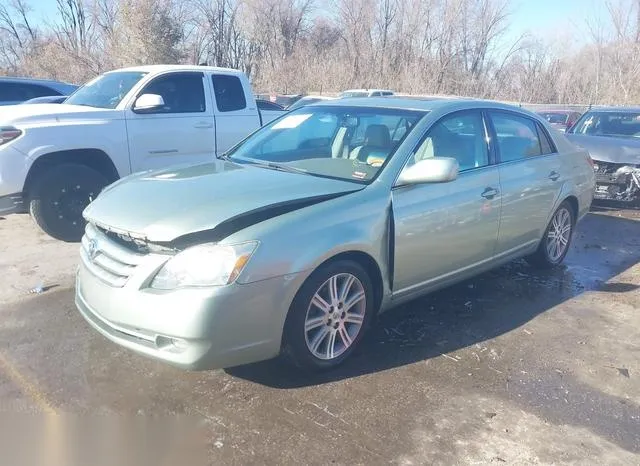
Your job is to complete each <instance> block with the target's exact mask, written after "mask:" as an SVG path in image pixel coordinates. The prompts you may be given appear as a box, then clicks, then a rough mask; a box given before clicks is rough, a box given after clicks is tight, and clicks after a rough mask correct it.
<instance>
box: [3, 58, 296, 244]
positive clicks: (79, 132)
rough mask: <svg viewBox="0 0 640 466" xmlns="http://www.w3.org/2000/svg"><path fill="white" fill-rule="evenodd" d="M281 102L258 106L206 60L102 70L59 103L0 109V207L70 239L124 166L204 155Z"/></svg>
mask: <svg viewBox="0 0 640 466" xmlns="http://www.w3.org/2000/svg"><path fill="white" fill-rule="evenodd" d="M283 113H284V111H282V112H278V111H269V112H260V110H259V109H258V108H257V104H256V99H255V97H254V95H253V92H252V90H251V86H250V84H249V81H248V79H247V77H246V76H245V75H244V74H243V73H241V72H240V71H237V70H232V69H224V68H214V67H206V66H182V65H153V66H141V67H134V68H125V69H120V70H116V71H110V72H108V73H105V74H103V75H101V76H98V77H97V78H95V79H93V80H92V81H90V82H88V83H87V84H86V85H84V86H83V87H81V88H80V89H78V90H77V91H76V92H74V93H73V94H72V95H71V96H69V98H68V99H67V100H66V101H65V102H64V103H62V104H34V105H19V106H18V105H13V106H6V107H3V108H2V109H0V215H6V214H10V213H15V212H26V211H29V212H30V213H31V215H32V216H33V218H34V219H35V221H36V223H37V224H38V225H39V226H40V227H41V228H42V230H44V231H45V232H46V233H48V234H49V235H50V236H52V237H54V238H57V239H61V240H65V241H79V240H80V238H81V237H82V234H83V233H84V227H85V221H84V220H83V218H82V211H83V210H84V208H85V207H86V206H87V205H88V204H89V202H90V200H91V199H92V198H95V197H96V196H97V195H98V193H99V192H100V191H101V190H102V189H103V188H104V187H105V186H106V185H108V184H110V183H112V182H114V181H116V180H117V179H119V178H121V177H123V176H125V175H129V174H130V173H133V172H140V171H144V170H149V169H155V168H163V167H167V166H170V165H176V164H190V163H197V162H204V161H208V160H213V159H214V157H215V156H216V155H219V154H222V153H224V152H226V151H227V150H228V149H230V148H231V147H232V146H234V145H235V144H236V143H238V142H239V141H240V140H242V139H244V138H245V137H246V136H248V135H249V134H250V133H251V132H253V131H254V130H256V129H258V128H260V127H261V126H262V125H263V124H266V123H268V122H269V121H271V120H273V119H274V118H276V117H278V116H280V115H281V114H283Z"/></svg>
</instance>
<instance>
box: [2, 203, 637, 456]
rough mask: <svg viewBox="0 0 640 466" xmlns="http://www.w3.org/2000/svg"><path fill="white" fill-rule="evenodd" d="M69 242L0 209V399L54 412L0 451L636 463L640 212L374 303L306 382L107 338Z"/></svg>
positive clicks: (272, 369) (12, 407) (8, 408)
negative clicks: (429, 289)
mask: <svg viewBox="0 0 640 466" xmlns="http://www.w3.org/2000/svg"><path fill="white" fill-rule="evenodd" d="M77 253H78V245H77V244H65V243H60V242H57V241H55V240H53V239H50V238H48V237H46V236H45V235H44V234H42V233H40V232H39V231H37V229H36V228H35V227H34V225H33V224H32V222H31V220H30V219H29V218H28V217H26V216H10V217H7V218H5V219H0V271H2V275H1V276H2V277H3V280H2V281H0V410H1V411H2V414H3V416H4V417H5V418H8V417H9V416H10V415H17V414H21V413H22V414H27V413H39V412H44V413H46V414H48V415H49V416H47V417H46V418H44V419H45V420H46V419H51V418H54V419H57V421H56V423H54V424H51V423H50V422H47V423H40V424H35V426H37V425H40V428H37V427H34V426H32V427H30V428H29V429H31V430H29V438H30V439H32V440H31V441H30V442H29V444H24V442H22V443H21V442H18V441H16V442H15V443H12V442H11V440H10V439H11V438H14V437H15V439H20V438H24V437H21V436H20V435H18V434H17V433H16V432H22V431H21V429H27V428H28V427H26V424H24V423H23V424H20V423H17V424H13V428H12V429H11V431H12V432H13V433H14V437H12V436H11V435H9V436H8V437H7V436H6V434H5V433H3V435H2V436H0V439H1V440H0V443H3V444H4V446H3V447H2V451H3V452H7V451H9V450H7V449H6V448H9V447H12V448H13V449H12V450H11V451H12V452H13V453H14V454H18V453H21V454H22V455H27V456H28V455H30V454H31V455H34V454H36V453H38V452H40V451H47V452H48V453H47V455H49V454H50V453H51V452H54V453H55V454H57V455H59V456H58V458H63V459H64V458H66V463H65V461H64V460H63V461H61V463H60V464H125V462H123V461H115V460H114V461H113V462H111V463H110V462H109V461H108V460H109V459H110V458H114V455H116V453H118V454H123V452H124V453H126V454H127V455H133V452H134V451H137V452H138V453H139V454H140V455H146V456H145V458H146V459H147V461H152V460H153V461H154V464H156V465H160V464H195V463H190V462H189V461H186V462H184V460H185V458H187V456H184V455H186V453H185V452H187V451H189V452H191V453H192V454H194V453H196V452H198V451H202V453H203V454H204V455H205V458H206V462H207V463H209V464H239V465H248V464H296V465H299V464H367V465H372V464H402V465H423V464H447V465H448V464H597V465H605V464H606V465H609V464H612V465H615V464H619V465H630V464H640V265H639V264H638V262H639V261H640V212H639V211H630V210H618V209H615V208H612V209H604V208H598V209H594V212H592V213H591V214H589V216H588V217H587V218H586V219H585V220H584V222H583V223H582V224H581V225H579V228H578V231H577V233H576V236H575V237H574V241H573V246H572V250H571V252H570V254H569V255H568V257H567V260H566V263H565V265H564V266H563V267H562V268H559V269H557V270H553V271H550V272H540V271H537V270H535V269H532V268H531V267H529V266H528V265H526V264H525V263H524V262H515V263H512V264H509V265H508V266H505V267H502V268H500V269H497V270H495V271H493V272H491V273H488V274H485V275H482V276H480V277H478V278H476V279H474V280H471V281H468V282H465V283H463V284H460V285H457V286H455V287H453V288H450V289H447V290H444V291H441V292H439V293H436V294H434V295H432V296H429V297H427V298H424V299H421V300H419V301H416V302H413V303H411V304H409V305H406V306H403V307H402V308H400V309H397V310H394V311H392V312H390V313H387V314H385V315H384V316H382V317H381V319H380V321H379V322H378V324H377V326H376V327H375V329H374V330H373V331H372V332H371V334H370V335H369V338H368V340H367V341H366V344H365V345H364V347H363V348H362V349H361V350H360V351H359V352H358V353H357V354H356V355H355V357H353V358H352V359H351V360H350V361H348V363H347V364H346V365H345V366H344V367H341V368H340V369H339V370H338V371H335V372H331V373H328V374H324V375H322V376H315V377H312V378H309V377H306V378H305V377H301V376H299V375H297V374H295V373H293V372H291V371H290V370H289V369H287V368H286V367H285V366H282V365H281V364H279V363H278V362H277V361H272V362H267V363H261V364H255V365H252V366H245V367H240V368H234V369H229V370H226V371H223V370H219V371H210V372H182V371H179V370H177V369H173V368H170V367H167V366H164V365H162V364H160V363H157V362H154V361H151V360H148V359H145V358H143V357H140V356H137V355H134V354H131V353H130V352H128V351H126V350H123V349H121V348H119V347H117V346H115V345H114V344H112V343H110V342H108V341H106V340H105V339H104V338H103V337H101V336H100V335H98V334H96V333H95V332H94V331H92V330H91V329H90V327H89V326H88V325H87V324H86V323H85V322H84V321H83V319H82V318H81V316H80V315H79V314H78V313H77V311H76V310H75V308H74V305H73V274H74V270H75V266H76V262H77ZM36 288H41V290H40V291H41V292H40V293H38V292H37V291H39V290H35V289H36ZM56 414H57V416H53V415H56ZM134 416H135V417H134ZM14 417H15V416H14ZM23 417H25V418H30V419H34V418H35V419H37V417H33V416H23ZM16 419H18V418H17V417H16ZM179 419H183V420H185V422H184V423H182V424H181V423H180V421H178V420H179ZM136 420H137V421H136ZM136 422H137V423H136ZM89 424H90V425H91V426H92V428H91V429H88V428H84V427H83V426H86V425H89ZM189 426H191V427H193V428H195V429H197V430H195V431H191V430H188V429H189ZM5 428H6V426H5ZM100 429H102V430H100ZM11 431H9V433H11ZM176 432H178V433H181V434H176ZM196 433H201V434H203V435H202V436H196ZM95 437H97V438H99V440H98V443H97V444H96V445H97V446H95V445H94V444H93V443H91V442H90V439H91V438H95ZM80 438H83V439H85V440H83V441H80V440H78V439H80ZM34 439H35V440H34ZM34 442H35V443H34ZM38 442H42V443H38ZM87 442H89V443H87ZM145 442H146V443H145ZM34 445H35V446H34ZM38 445H39V446H40V447H44V446H46V448H44V449H42V448H38ZM90 445H93V446H91V447H90ZM108 445H111V447H108ZM94 447H95V448H94ZM100 448H103V450H100ZM200 448H203V450H199V449H200ZM96 452H102V453H100V454H97V453H96ZM152 453H153V454H156V455H159V456H162V458H158V457H153V456H152ZM169 453H171V454H173V455H174V456H175V457H177V458H179V460H175V461H174V460H172V459H170V458H169V457H168V456H167V455H168V454H169ZM83 454H91V455H92V456H91V458H92V461H90V462H89V463H86V462H83V461H81V460H79V459H78V458H83V457H82V455H83ZM60 455H62V456H60ZM65 455H66V456H65ZM70 455H71V456H70ZM73 455H76V456H73ZM53 457H54V456H47V458H53ZM72 457H73V458H75V459H76V461H78V462H77V463H72V461H70V460H69V458H72ZM96 458H98V459H102V460H105V461H106V462H100V461H98V460H97V459H96ZM137 458H138V459H139V458H141V456H138V457H137ZM3 463H4V461H3ZM15 464H17V463H15ZM43 464H44V463H43ZM51 464H53V463H51ZM136 464H146V463H145V462H137V463H136Z"/></svg>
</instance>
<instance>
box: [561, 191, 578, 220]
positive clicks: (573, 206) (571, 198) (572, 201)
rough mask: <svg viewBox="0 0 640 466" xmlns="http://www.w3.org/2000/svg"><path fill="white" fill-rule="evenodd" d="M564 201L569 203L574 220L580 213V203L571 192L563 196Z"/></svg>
mask: <svg viewBox="0 0 640 466" xmlns="http://www.w3.org/2000/svg"><path fill="white" fill-rule="evenodd" d="M565 201H566V202H567V203H569V205H570V206H571V210H572V211H573V219H574V221H575V220H577V219H578V216H579V214H580V204H579V202H578V198H577V197H576V196H574V195H573V194H572V195H570V196H567V197H565V198H564V201H563V202H565ZM560 204H562V203H560ZM558 205H559V204H558Z"/></svg>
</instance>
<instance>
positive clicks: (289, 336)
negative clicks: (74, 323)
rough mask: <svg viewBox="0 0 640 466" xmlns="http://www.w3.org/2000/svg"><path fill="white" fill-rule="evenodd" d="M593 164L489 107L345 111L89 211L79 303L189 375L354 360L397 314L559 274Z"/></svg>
mask: <svg viewBox="0 0 640 466" xmlns="http://www.w3.org/2000/svg"><path fill="white" fill-rule="evenodd" d="M593 192H594V172H593V169H592V167H591V165H590V162H589V159H588V154H587V153H586V152H585V151H583V150H579V149H577V148H576V147H575V146H573V145H572V144H570V143H569V142H568V141H567V140H566V139H565V137H564V136H563V135H561V134H560V133H558V132H556V131H549V127H548V126H547V123H546V122H545V121H544V120H543V119H542V118H540V117H538V116H536V115H535V114H533V113H530V112H527V111H525V110H521V109H518V108H515V107H511V106H507V105H502V104H498V103H492V102H483V101H464V100H455V101H454V100H431V101H420V100H405V99H393V100H389V99H385V98H372V99H345V100H339V101H338V100H336V101H328V102H323V103H318V104H313V105H311V106H306V107H303V108H300V109H298V110H294V111H292V112H290V113H287V114H286V115H284V116H283V117H281V118H279V119H278V120H276V121H273V122H272V123H270V124H269V125H267V126H265V127H264V128H262V129H260V130H258V131H257V132H255V133H254V134H252V135H251V136H249V137H248V138H247V139H246V140H244V141H243V142H241V143H240V144H238V145H237V146H236V147H235V148H233V149H232V150H230V151H229V152H228V153H227V154H226V155H225V156H223V157H222V158H221V159H219V160H213V161H211V162H210V163H206V164H200V165H192V166H183V167H173V168H169V169H164V170H159V171H151V172H144V173H139V174H135V175H131V176H129V177H127V178H124V179H122V180H120V181H117V182H116V183H114V184H112V185H111V186H109V187H108V188H106V189H105V190H104V191H103V192H102V193H101V194H100V195H99V196H98V197H97V199H95V200H94V201H93V202H92V203H91V204H90V205H89V206H88V207H87V208H86V210H85V212H84V215H85V218H86V219H87V222H88V223H87V227H86V235H85V236H84V238H83V239H82V247H81V253H80V255H81V262H80V266H79V270H78V275H77V284H76V304H77V307H78V309H79V310H80V312H81V313H82V315H83V316H84V317H85V318H86V319H87V321H88V322H89V323H90V324H91V325H92V326H93V327H94V328H95V329H96V330H97V331H99V332H100V333H102V334H103V335H104V336H106V337H107V338H108V339H110V340H112V341H114V342H116V343H118V344H120V345H122V346H125V347H127V348H130V349H131V350H133V351H136V352H138V353H141V354H144V355H147V356H150V357H152V358H156V359H159V360H162V361H166V362H167V363H170V364H173V365H175V366H179V367H182V368H186V369H209V368H220V367H229V366H235V365H240V364H245V363H250V362H255V361H259V360H265V359H269V358H273V357H275V356H277V355H279V354H284V355H286V357H287V358H288V359H289V360H291V361H292V362H294V363H295V364H296V365H298V366H299V367H301V368H305V369H312V370H319V369H327V368H332V367H334V366H336V365H338V364H340V363H341V362H343V361H344V360H345V359H346V358H348V357H349V355H350V354H351V353H352V352H353V350H354V349H355V348H356V347H357V346H358V344H359V343H360V341H361V340H362V338H363V335H364V334H365V332H366V330H367V327H369V326H370V325H371V324H372V322H373V321H374V319H375V317H376V315H377V314H378V313H380V312H383V311H386V310H389V309H392V308H393V307H394V306H396V305H398V304H400V303H403V302H406V301H409V300H412V299H414V298H416V297H418V296H421V295H424V294H425V293H429V292H431V291H434V290H436V289H439V288H442V287H446V286H449V285H451V284H453V283H455V282H458V281H460V280H464V279H467V278H469V277H471V276H473V275H476V274H478V273H481V272H484V271H487V270H489V269H491V268H493V267H496V266H499V265H501V264H504V263H505V262H508V261H511V260H513V259H516V258H521V257H526V258H528V259H529V261H530V262H531V263H532V264H534V265H537V266H542V267H552V266H555V265H557V264H559V263H560V262H561V261H562V260H563V258H564V257H565V254H566V253H567V251H568V249H569V245H570V242H571V237H572V233H573V231H574V228H575V226H576V223H577V222H578V221H579V220H581V219H582V218H583V216H584V215H585V214H586V213H587V212H588V210H589V207H590V204H591V201H592V197H593Z"/></svg>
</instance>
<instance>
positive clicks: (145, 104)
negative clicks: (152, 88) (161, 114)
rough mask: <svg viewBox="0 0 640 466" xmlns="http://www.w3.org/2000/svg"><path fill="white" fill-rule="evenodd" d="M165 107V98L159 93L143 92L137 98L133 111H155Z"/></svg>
mask: <svg viewBox="0 0 640 466" xmlns="http://www.w3.org/2000/svg"><path fill="white" fill-rule="evenodd" d="M163 107H164V99H163V98H162V96H161V95H158V94H142V95H141V96H140V97H138V98H137V99H136V103H135V104H134V106H133V111H134V112H137V113H150V112H155V111H158V110H160V109H162V108H163Z"/></svg>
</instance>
